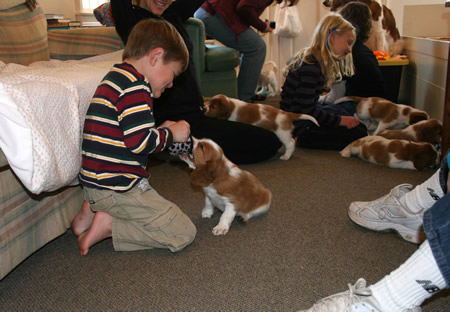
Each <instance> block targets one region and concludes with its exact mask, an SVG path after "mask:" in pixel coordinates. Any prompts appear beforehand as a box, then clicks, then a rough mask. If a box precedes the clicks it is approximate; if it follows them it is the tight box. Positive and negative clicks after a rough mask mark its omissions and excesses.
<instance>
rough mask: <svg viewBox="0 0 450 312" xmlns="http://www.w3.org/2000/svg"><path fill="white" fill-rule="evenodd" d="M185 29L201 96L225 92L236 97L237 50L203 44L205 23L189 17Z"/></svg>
mask: <svg viewBox="0 0 450 312" xmlns="http://www.w3.org/2000/svg"><path fill="white" fill-rule="evenodd" d="M185 26H186V30H187V32H188V34H189V38H190V39H191V41H192V44H193V47H194V50H193V53H192V54H193V56H194V63H195V71H196V75H197V81H198V83H199V85H200V89H201V92H202V95H203V96H214V95H216V94H225V95H227V96H229V97H234V98H237V78H236V71H235V67H236V66H237V65H239V62H240V60H239V52H238V51H236V50H234V49H232V48H228V47H224V46H218V45H205V25H204V24H203V22H202V21H201V20H199V19H196V18H190V19H189V20H188V21H187V22H186V24H185Z"/></svg>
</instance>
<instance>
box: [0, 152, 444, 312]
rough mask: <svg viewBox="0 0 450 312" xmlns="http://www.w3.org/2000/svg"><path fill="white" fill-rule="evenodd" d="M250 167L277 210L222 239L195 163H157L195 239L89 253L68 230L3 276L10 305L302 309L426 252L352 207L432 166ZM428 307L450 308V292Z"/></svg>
mask: <svg viewBox="0 0 450 312" xmlns="http://www.w3.org/2000/svg"><path fill="white" fill-rule="evenodd" d="M280 155H281V153H280ZM241 167H242V168H244V169H246V170H249V171H251V172H252V173H253V174H255V176H256V177H258V178H259V179H260V180H261V181H262V182H263V184H264V185H265V186H266V187H268V188H269V189H271V191H272V193H273V204H272V207H271V210H270V211H269V213H268V214H267V215H265V216H262V217H259V218H256V219H253V220H250V222H249V223H248V224H247V225H245V226H244V225H241V224H239V223H237V222H234V223H233V225H232V227H231V229H230V232H229V233H228V234H227V235H226V236H222V237H216V236H213V235H212V233H211V230H212V228H213V227H214V226H215V224H216V223H217V222H218V219H219V213H216V214H215V215H214V216H213V218H212V219H202V218H201V215H200V212H201V209H202V208H203V201H204V196H203V193H202V191H201V190H199V189H197V188H194V187H193V186H192V185H191V184H190V180H189V170H188V168H187V166H186V165H185V164H183V163H180V162H166V161H157V160H153V161H152V164H151V166H150V172H151V178H150V183H151V184H152V186H153V187H154V188H155V189H156V190H158V191H159V192H160V194H161V195H163V196H164V197H166V198H168V199H169V200H171V201H173V202H174V203H176V204H177V205H179V206H180V207H181V208H182V209H183V211H185V213H186V214H187V215H188V216H189V217H190V218H191V219H192V221H193V222H194V224H195V225H196V226H197V230H198V233H197V237H196V239H195V241H194V242H193V243H192V244H191V245H190V246H188V247H187V248H186V249H185V250H183V251H181V252H179V253H175V254H174V253H171V252H170V251H168V250H147V251H139V252H115V251H114V250H113V247H112V242H111V240H105V241H103V242H100V243H98V244H97V245H95V246H93V247H92V248H91V249H90V252H89V254H88V255H87V256H85V257H82V256H80V255H79V253H78V247H77V240H76V237H75V236H74V235H73V234H72V232H71V231H68V232H67V233H66V234H65V235H63V236H61V237H59V238H58V239H56V240H54V241H53V242H51V243H50V244H48V245H47V246H45V247H44V248H42V249H41V250H39V251H38V252H36V253H35V254H33V255H32V256H31V257H29V258H28V259H27V260H26V261H25V262H23V263H22V264H21V265H19V266H18V267H17V268H16V269H15V270H14V271H12V272H11V273H10V274H9V275H8V276H6V277H5V278H4V279H3V280H2V281H1V282H0V311H296V310H298V309H301V308H307V307H309V306H310V305H311V304H312V303H313V302H315V301H316V300H318V299H320V298H322V297H324V296H327V295H331V294H333V293H336V292H338V291H343V290H346V289H347V284H348V283H354V282H355V281H356V280H357V279H358V278H359V277H364V278H366V279H367V281H368V283H374V282H376V281H378V280H379V279H381V278H382V277H383V276H385V275H386V274H387V273H389V272H390V271H392V270H394V269H395V268H397V267H398V266H399V265H400V264H401V263H403V262H404V261H405V260H406V259H407V258H408V257H409V256H410V255H411V254H412V253H413V252H414V251H415V250H416V249H417V246H416V245H413V244H410V243H408V242H405V241H404V240H402V239H401V238H400V237H399V236H397V235H395V234H392V233H385V234H382V233H376V232H373V231H369V230H366V229H364V228H361V227H358V226H357V225H355V224H353V223H352V222H351V221H350V220H349V219H348V217H347V208H348V205H349V204H350V202H352V201H355V200H372V199H375V198H377V197H379V196H381V195H384V194H386V193H387V192H388V191H389V190H390V189H391V188H392V187H393V186H395V185H397V184H400V183H411V184H414V185H415V184H419V183H421V182H423V181H425V180H426V179H427V178H428V177H430V176H431V175H432V174H433V173H434V170H427V171H423V172H419V171H413V170H401V169H391V168H386V167H381V166H377V165H372V164H369V163H366V162H363V161H361V160H359V159H355V158H351V159H346V158H342V157H340V155H339V154H338V152H336V151H321V150H308V149H300V148H297V149H296V151H295V153H294V155H293V158H292V159H290V160H288V161H282V160H279V159H277V158H275V159H272V160H270V161H267V162H264V163H259V164H254V165H246V166H241ZM423 310H424V311H425V312H432V311H433V312H437V311H442V312H443V311H450V296H449V293H448V291H444V292H441V293H440V294H438V295H437V296H435V297H433V298H432V299H431V300H429V301H427V302H426V303H425V304H424V306H423Z"/></svg>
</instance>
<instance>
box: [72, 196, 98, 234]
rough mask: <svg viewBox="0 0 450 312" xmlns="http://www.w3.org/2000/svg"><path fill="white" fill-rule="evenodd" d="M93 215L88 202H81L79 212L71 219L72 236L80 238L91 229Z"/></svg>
mask: <svg viewBox="0 0 450 312" xmlns="http://www.w3.org/2000/svg"><path fill="white" fill-rule="evenodd" d="M94 215H95V213H94V212H93V211H92V210H91V207H90V205H89V202H88V201H86V200H83V203H82V204H81V209H80V211H79V212H78V213H77V215H76V216H75V217H74V218H73V220H72V223H71V228H72V232H73V234H75V235H76V236H80V235H81V234H83V233H84V232H86V231H87V230H88V229H89V228H90V227H91V224H92V221H93V220H94Z"/></svg>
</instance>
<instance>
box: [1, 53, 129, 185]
mask: <svg viewBox="0 0 450 312" xmlns="http://www.w3.org/2000/svg"><path fill="white" fill-rule="evenodd" d="M121 55H122V51H117V52H113V53H109V54H105V55H101V56H96V57H93V58H89V59H85V60H82V61H64V62H63V61H50V62H36V63H33V64H31V65H30V66H23V65H18V64H7V65H5V64H3V63H1V62H0V148H1V149H2V151H3V153H4V154H5V156H6V158H7V159H8V163H9V165H10V167H11V168H12V170H13V171H14V172H15V174H16V175H17V176H18V177H19V179H20V180H21V181H22V183H23V184H24V185H25V187H26V188H27V189H28V190H29V191H30V192H32V193H35V194H39V193H41V192H44V191H53V190H56V189H59V188H61V187H63V186H66V185H74V184H76V183H78V182H77V175H78V172H79V170H80V166H81V141H82V130H83V123H84V116H85V114H86V111H87V108H88V106H89V103H90V100H91V98H92V96H93V94H94V92H95V89H96V88H97V86H98V84H99V82H100V81H101V80H102V78H103V77H104V76H105V74H106V73H107V72H108V71H109V69H110V68H111V67H112V65H113V64H115V63H120V62H121Z"/></svg>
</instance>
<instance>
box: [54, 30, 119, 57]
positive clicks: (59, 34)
mask: <svg viewBox="0 0 450 312" xmlns="http://www.w3.org/2000/svg"><path fill="white" fill-rule="evenodd" d="M48 48H49V52H50V58H51V59H57V60H80V59H83V58H86V57H90V56H95V55H99V54H104V53H109V52H114V51H117V50H120V49H122V48H123V43H122V41H121V40H120V37H119V36H118V35H117V32H116V29H115V28H114V27H89V28H73V29H53V30H49V31H48Z"/></svg>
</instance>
